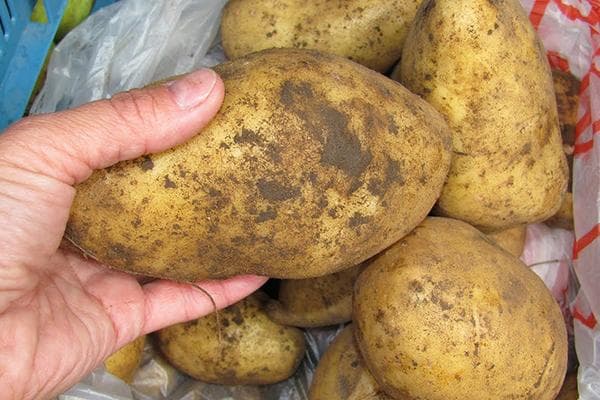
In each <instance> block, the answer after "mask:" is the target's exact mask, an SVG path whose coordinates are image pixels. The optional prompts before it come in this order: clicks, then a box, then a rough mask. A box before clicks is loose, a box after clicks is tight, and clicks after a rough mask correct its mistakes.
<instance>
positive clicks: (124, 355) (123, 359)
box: [104, 335, 146, 383]
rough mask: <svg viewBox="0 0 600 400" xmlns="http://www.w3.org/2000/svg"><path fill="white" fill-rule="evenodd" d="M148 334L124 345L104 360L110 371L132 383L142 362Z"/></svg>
mask: <svg viewBox="0 0 600 400" xmlns="http://www.w3.org/2000/svg"><path fill="white" fill-rule="evenodd" d="M145 343H146V336H145V335H144V336H140V337H139V338H137V339H136V340H134V341H133V342H131V343H129V344H127V345H126V346H123V347H122V348H121V349H119V350H118V351H116V352H115V353H113V354H112V355H110V356H109V357H108V358H107V359H106V360H105V361H104V367H105V368H106V370H107V371H108V372H110V373H111V374H113V375H114V376H116V377H118V378H119V379H121V380H122V381H124V382H127V383H131V380H132V379H133V376H134V375H135V372H136V371H137V369H138V367H139V366H140V362H142V356H143V355H144V344H145Z"/></svg>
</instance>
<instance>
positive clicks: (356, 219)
mask: <svg viewBox="0 0 600 400" xmlns="http://www.w3.org/2000/svg"><path fill="white" fill-rule="evenodd" d="M371 219H372V218H371V217H366V216H364V215H362V214H361V213H359V212H355V213H354V215H352V217H350V220H349V221H348V226H350V228H358V227H359V226H361V225H365V224H368V223H369V221H371Z"/></svg>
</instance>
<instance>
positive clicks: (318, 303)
mask: <svg viewBox="0 0 600 400" xmlns="http://www.w3.org/2000/svg"><path fill="white" fill-rule="evenodd" d="M363 264H364V263H363ZM363 264H360V265H357V266H355V267H352V268H348V269H345V270H343V271H340V272H337V273H335V274H331V275H325V276H321V277H318V278H310V279H288V280H283V281H281V285H280V287H279V295H278V298H277V300H272V301H270V302H269V304H268V305H267V312H268V314H269V316H270V317H271V319H273V320H274V321H276V322H278V323H280V324H283V325H292V326H298V327H301V328H316V327H320V326H328V325H335V324H343V323H345V322H348V321H350V320H351V319H352V289H353V288H354V282H355V281H356V278H357V277H358V274H359V273H360V271H362V270H363V268H364V266H365V265H363Z"/></svg>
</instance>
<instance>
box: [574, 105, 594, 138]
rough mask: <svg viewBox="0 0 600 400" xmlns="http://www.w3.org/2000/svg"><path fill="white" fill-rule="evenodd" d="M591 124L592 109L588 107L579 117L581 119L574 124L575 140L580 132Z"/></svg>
mask: <svg viewBox="0 0 600 400" xmlns="http://www.w3.org/2000/svg"><path fill="white" fill-rule="evenodd" d="M591 124H592V110H590V109H589V108H588V109H587V110H586V112H585V114H583V117H581V119H580V120H579V121H577V125H575V140H577V139H578V138H579V136H581V134H582V133H583V132H584V131H585V130H586V129H587V128H589V126H590V125H591Z"/></svg>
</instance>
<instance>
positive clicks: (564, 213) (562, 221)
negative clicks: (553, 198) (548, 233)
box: [545, 193, 575, 231]
mask: <svg viewBox="0 0 600 400" xmlns="http://www.w3.org/2000/svg"><path fill="white" fill-rule="evenodd" d="M545 222H546V224H547V225H548V226H551V227H553V228H562V229H567V230H571V231H572V230H573V229H574V228H575V226H574V223H573V193H567V195H566V196H565V199H564V200H563V202H562V204H561V205H560V208H559V209H558V212H557V213H556V214H554V215H553V216H552V217H550V218H549V219H548V220H546V221H545Z"/></svg>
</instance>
